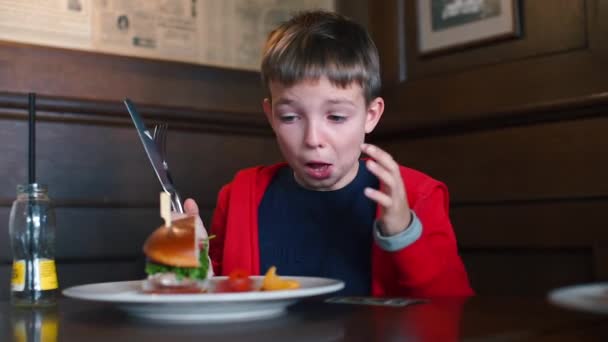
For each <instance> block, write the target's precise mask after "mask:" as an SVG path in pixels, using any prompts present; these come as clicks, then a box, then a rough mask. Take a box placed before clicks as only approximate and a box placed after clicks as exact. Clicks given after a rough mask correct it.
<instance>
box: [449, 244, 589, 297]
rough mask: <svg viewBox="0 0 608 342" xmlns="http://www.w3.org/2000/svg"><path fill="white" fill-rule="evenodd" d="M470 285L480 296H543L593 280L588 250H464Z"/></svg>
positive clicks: (463, 256)
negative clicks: (550, 291)
mask: <svg viewBox="0 0 608 342" xmlns="http://www.w3.org/2000/svg"><path fill="white" fill-rule="evenodd" d="M461 255H462V258H463V261H464V263H465V266H466V268H467V270H468V272H469V277H470V280H471V284H472V286H473V288H474V289H475V291H476V292H477V293H478V294H482V295H514V294H519V295H545V294H546V293H547V291H549V290H551V289H554V288H558V287H561V286H567V285H573V284H580V283H588V282H591V281H594V280H595V278H594V274H593V266H592V265H593V258H592V255H591V251H590V250H584V249H573V250H560V249H555V250H546V249H545V250H543V249H536V250H535V249H530V250H526V249H523V250H517V249H515V250H509V249H506V250H504V249H503V250H496V249H486V250H466V249H465V250H463V251H462V252H461Z"/></svg>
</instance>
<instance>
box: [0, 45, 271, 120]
mask: <svg viewBox="0 0 608 342" xmlns="http://www.w3.org/2000/svg"><path fill="white" fill-rule="evenodd" d="M0 91H7V92H15V93H28V92H36V93H39V94H44V95H48V96H60V97H70V98H75V99H81V100H86V99H90V100H98V101H116V100H122V99H123V98H124V97H131V98H132V99H133V100H135V101H138V102H142V103H148V104H157V105H163V106H180V107H190V108H198V109H201V108H217V109H223V110H240V111H243V110H244V111H250V112H254V111H257V110H259V108H260V103H261V102H260V101H261V99H262V97H263V96H264V91H263V89H262V87H261V83H260V79H259V75H258V73H256V72H251V71H242V70H232V69H220V68H213V67H206V66H201V65H194V64H187V63H178V62H167V61H160V60H151V59H145V58H134V57H124V56H116V55H107V54H102V53H93V52H85V51H77V50H68V49H57V48H49V47H43V46H34V45H26V44H17V43H6V42H0Z"/></svg>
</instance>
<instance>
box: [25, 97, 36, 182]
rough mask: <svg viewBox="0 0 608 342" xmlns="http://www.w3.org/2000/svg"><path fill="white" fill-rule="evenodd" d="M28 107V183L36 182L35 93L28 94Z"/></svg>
mask: <svg viewBox="0 0 608 342" xmlns="http://www.w3.org/2000/svg"><path fill="white" fill-rule="evenodd" d="M27 99H28V109H29V146H28V147H29V149H28V172H29V175H28V183H29V184H34V183H36V94H35V93H29V94H28V97H27Z"/></svg>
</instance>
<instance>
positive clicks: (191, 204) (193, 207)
mask: <svg viewBox="0 0 608 342" xmlns="http://www.w3.org/2000/svg"><path fill="white" fill-rule="evenodd" d="M187 216H196V223H195V224H196V226H197V227H202V228H203V229H202V230H203V236H202V238H207V235H208V234H207V229H205V225H204V224H203V220H201V217H200V216H199V210H198V205H197V204H196V202H195V201H194V200H193V199H192V198H188V199H186V200H185V201H184V213H183V214H180V213H176V212H171V221H175V220H179V219H181V218H184V217H187Z"/></svg>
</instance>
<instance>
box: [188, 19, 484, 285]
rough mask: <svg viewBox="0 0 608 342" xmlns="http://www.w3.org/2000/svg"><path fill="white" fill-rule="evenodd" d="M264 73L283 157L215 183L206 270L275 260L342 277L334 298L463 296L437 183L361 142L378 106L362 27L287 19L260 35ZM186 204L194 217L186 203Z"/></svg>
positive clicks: (267, 108)
mask: <svg viewBox="0 0 608 342" xmlns="http://www.w3.org/2000/svg"><path fill="white" fill-rule="evenodd" d="M262 80H263V83H264V85H265V87H266V89H267V91H268V94H269V97H268V98H266V99H264V101H263V109H264V112H265V114H266V116H267V119H268V121H269V123H270V125H271V126H272V129H273V130H274V132H275V135H276V138H277V142H278V145H279V147H280V150H281V152H282V154H283V156H284V158H285V159H286V161H287V163H282V164H277V165H272V166H268V167H263V166H261V167H255V168H250V169H246V170H243V171H240V172H239V173H237V174H236V176H235V178H234V179H233V181H232V182H231V183H229V184H227V185H225V186H224V187H223V188H222V189H221V191H220V193H219V195H218V202H217V207H216V210H215V212H214V215H213V220H212V223H211V232H212V234H215V235H216V238H215V239H213V240H211V242H210V243H211V246H210V257H211V260H212V262H213V267H214V271H215V273H216V274H223V275H225V274H229V273H230V272H232V271H234V270H237V269H238V270H244V271H246V272H250V273H251V274H260V272H265V270H266V269H267V268H268V267H269V266H271V265H276V266H277V270H278V272H279V273H281V274H285V275H298V276H321V277H331V278H337V279H341V280H343V281H344V282H345V284H346V286H345V289H344V290H343V292H342V293H341V294H343V295H373V296H410V297H435V296H468V295H471V294H472V293H473V292H472V290H471V288H470V286H469V282H468V279H467V275H466V271H465V269H464V266H463V264H462V262H461V260H460V257H459V255H458V252H457V246H456V239H455V236H454V233H453V230H452V226H451V223H450V220H449V217H448V193H447V189H446V187H445V186H444V185H443V184H442V183H440V182H438V181H436V180H434V179H432V178H430V177H428V176H426V175H424V174H422V173H420V172H417V171H415V170H412V169H408V168H405V167H402V166H399V165H398V164H397V163H396V162H395V161H394V160H393V159H392V157H391V156H390V155H389V154H388V153H386V152H385V151H383V150H381V149H380V148H379V147H377V146H373V145H369V144H365V143H364V138H365V135H366V134H367V133H370V132H372V131H373V129H374V128H375V126H376V124H377V123H378V121H379V120H380V117H381V116H382V113H383V111H384V101H383V99H382V98H380V97H378V94H379V91H380V67H379V61H378V52H377V50H376V47H375V45H374V43H373V42H372V40H371V38H370V37H369V35H368V34H367V32H366V31H365V29H363V28H362V27H361V26H359V25H358V24H356V23H354V22H352V21H350V20H349V19H347V18H345V17H342V16H340V15H338V14H335V13H327V12H320V11H316V12H307V13H302V14H300V15H297V16H295V17H294V18H292V19H291V20H289V21H288V22H286V23H283V24H282V25H280V26H279V27H278V28H277V29H276V30H274V31H273V32H272V33H271V34H270V35H269V38H268V41H267V43H266V46H265V48H264V54H263V59H262ZM361 152H363V153H365V154H367V155H368V156H369V157H370V158H369V159H366V160H360V159H359V157H360V154H361ZM185 207H186V212H187V213H190V214H198V208H197V207H196V204H195V203H194V201H192V200H188V201H186V203H185Z"/></svg>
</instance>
